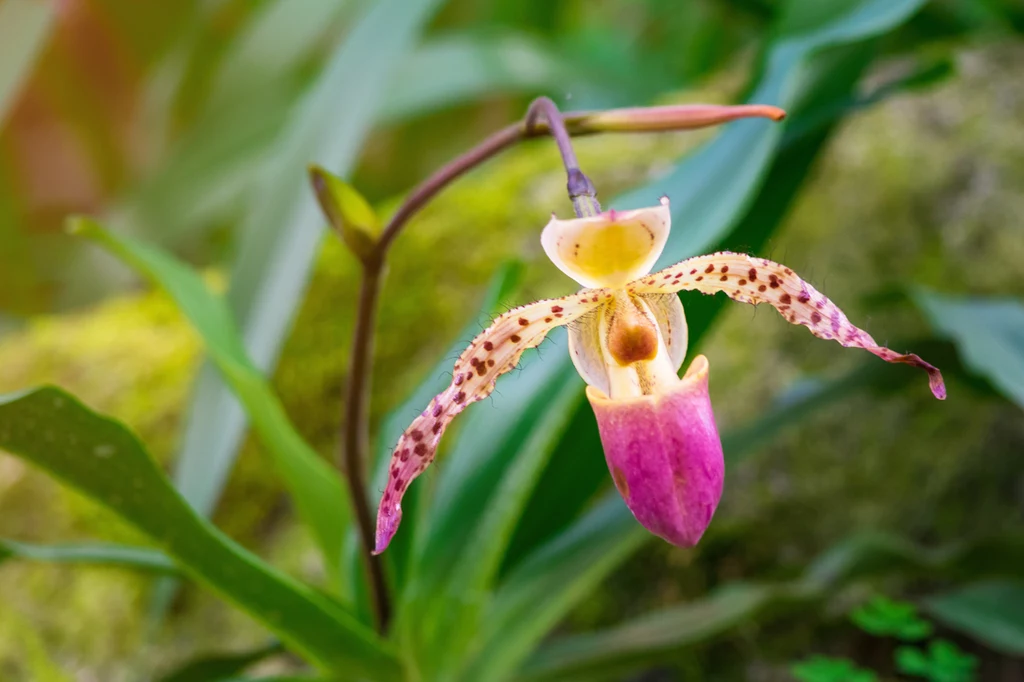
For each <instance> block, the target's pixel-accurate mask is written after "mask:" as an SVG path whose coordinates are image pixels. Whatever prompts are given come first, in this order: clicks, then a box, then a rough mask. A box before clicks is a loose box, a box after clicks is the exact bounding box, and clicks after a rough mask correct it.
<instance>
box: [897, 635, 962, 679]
mask: <svg viewBox="0 0 1024 682" xmlns="http://www.w3.org/2000/svg"><path fill="white" fill-rule="evenodd" d="M977 667H978V659H977V658H975V657H974V656H971V655H970V654H965V653H963V652H962V651H960V649H958V648H957V646H956V645H955V644H953V643H952V642H947V641H945V640H941V639H937V640H933V641H932V642H931V643H930V644H929V645H928V652H927V653H925V652H923V651H921V650H920V649H914V648H913V647H908V646H902V647H900V648H898V649H897V650H896V669H897V670H899V671H900V672H902V673H906V674H907V675H915V676H917V677H924V678H927V679H928V680H930V681H931V682H972V680H974V670H975V668H977Z"/></svg>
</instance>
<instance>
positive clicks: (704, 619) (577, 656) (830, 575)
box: [466, 521, 1024, 682]
mask: <svg viewBox="0 0 1024 682" xmlns="http://www.w3.org/2000/svg"><path fill="white" fill-rule="evenodd" d="M616 522H617V521H616ZM1022 549H1024V537H1021V536H1005V537H994V538H988V539H983V540H977V541H974V542H972V543H969V544H961V545H952V546H949V547H938V548H924V547H919V546H917V545H914V544H913V543H910V542H908V541H906V540H903V539H901V538H896V537H892V536H880V535H877V534H867V535H862V536H854V537H852V538H849V539H848V540H847V541H845V542H843V543H842V544H841V545H839V546H837V547H836V548H833V549H832V550H829V551H828V552H825V553H824V554H823V555H822V556H821V557H819V558H818V559H817V560H816V561H814V562H812V564H811V565H810V566H808V568H807V569H806V570H805V571H804V574H803V575H802V576H801V577H799V578H797V579H795V580H791V581H788V582H780V583H774V584H771V583H764V584H757V583H732V584H730V585H727V586H725V587H723V588H719V589H717V590H715V591H713V592H712V593H710V594H709V595H708V596H706V597H703V598H701V599H697V600H694V601H690V602H687V603H683V604H679V605H676V606H672V607H669V608H666V609H663V610H660V611H657V612H654V613H650V614H646V615H643V616H640V617H638V618H635V619H631V620H628V621H626V622H623V623H620V624H619V625H617V626H615V627H612V628H609V629H607V630H601V631H597V632H590V633H580V634H575V635H570V636H566V637H561V638H557V639H553V640H551V641H550V642H549V643H547V644H544V645H542V646H541V647H540V648H539V649H538V650H537V651H536V652H535V653H534V654H533V655H532V656H531V657H530V658H529V659H528V660H527V661H526V663H525V664H524V665H523V667H522V668H521V669H520V674H519V677H517V679H521V680H523V682H527V681H529V682H541V681H547V680H559V681H560V682H561V681H564V682H571V681H575V680H579V681H581V682H582V681H584V680H595V679H601V678H602V677H612V678H615V679H621V678H622V677H623V676H625V675H627V674H628V673H630V672H632V671H634V670H639V669H643V668H645V667H649V666H651V665H653V664H656V663H658V662H659V661H662V660H665V661H668V660H671V658H672V657H673V656H674V655H677V654H678V652H679V650H680V649H683V648H685V647H687V646H693V645H695V644H700V643H704V642H708V641H711V640H714V639H716V638H719V637H722V636H723V635H727V634H729V633H731V632H734V631H735V630H736V628H737V627H738V626H740V625H742V624H746V623H750V622H756V621H758V620H768V619H770V618H773V617H777V616H779V615H783V614H787V613H791V612H792V611H794V610H796V609H800V608H806V607H809V606H814V605H817V604H819V603H820V602H821V601H822V600H825V599H828V598H829V597H830V596H831V595H833V594H834V593H835V592H836V590H837V589H838V588H839V587H841V586H842V585H846V584H849V583H852V582H854V581H858V580H863V579H866V578H871V577H878V576H885V575H890V574H910V575H918V574H921V575H927V576H936V577H946V578H948V577H956V576H960V575H963V574H965V573H970V572H973V571H975V570H977V569H978V568H979V567H984V568H983V570H985V571H987V572H988V573H989V574H1002V575H1016V574H1017V572H1018V571H1019V566H1020V560H1021V554H1020V552H1021V551H1022ZM825 567H827V569H826V568H825ZM523 570H529V569H528V568H527V566H526V565H525V564H524V566H523ZM532 570H533V571H534V573H539V574H540V575H534V576H531V579H532V580H534V581H537V580H541V579H543V571H544V569H543V567H539V566H533V567H532ZM517 575H520V573H519V570H518V569H517ZM563 577H564V578H565V580H570V578H569V577H566V576H563ZM548 589H552V590H554V589H555V588H554V587H553V586H548ZM531 596H532V598H533V599H534V600H535V601H534V602H533V604H532V606H533V608H539V606H540V605H541V604H542V603H543V602H544V601H545V599H544V598H543V596H542V595H541V594H537V593H535V594H532V595H527V599H526V600H525V601H524V602H522V603H521V606H522V608H523V611H522V612H516V613H512V614H508V615H506V614H496V615H495V619H496V620H501V621H504V622H509V621H510V620H511V617H520V618H521V617H523V615H524V614H525V613H528V612H529V611H528V609H529V608H530V604H529V598H530V597H531ZM502 632H504V633H505V634H506V635H514V634H515V633H516V629H515V628H509V627H508V626H506V627H505V628H504V629H503V630H502ZM488 653H493V652H488ZM466 679H473V678H466Z"/></svg>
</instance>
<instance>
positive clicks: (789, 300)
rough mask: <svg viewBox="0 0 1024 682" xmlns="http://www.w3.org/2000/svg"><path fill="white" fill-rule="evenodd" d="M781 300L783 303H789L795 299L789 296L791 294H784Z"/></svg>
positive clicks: (780, 297)
mask: <svg viewBox="0 0 1024 682" xmlns="http://www.w3.org/2000/svg"><path fill="white" fill-rule="evenodd" d="M779 300H780V301H781V302H783V303H786V304H789V303H790V302H791V301H792V300H793V299H792V298H790V297H789V294H783V295H782V296H779Z"/></svg>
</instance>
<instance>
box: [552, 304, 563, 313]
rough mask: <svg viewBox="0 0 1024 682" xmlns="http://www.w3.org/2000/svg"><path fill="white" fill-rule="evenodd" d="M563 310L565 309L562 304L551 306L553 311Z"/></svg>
mask: <svg viewBox="0 0 1024 682" xmlns="http://www.w3.org/2000/svg"><path fill="white" fill-rule="evenodd" d="M562 310H563V309H562V306H560V305H553V306H551V312H553V313H560V312H562Z"/></svg>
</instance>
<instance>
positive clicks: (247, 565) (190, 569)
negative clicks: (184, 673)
mask: <svg viewBox="0 0 1024 682" xmlns="http://www.w3.org/2000/svg"><path fill="white" fill-rule="evenodd" d="M0 448H2V449H4V450H7V451H8V452H10V453H11V454H14V455H17V456H19V457H22V458H23V459H25V460H26V461H28V462H30V463H32V464H34V465H36V466H38V467H40V468H41V469H44V470H46V471H48V472H49V473H50V474H52V475H53V476H54V477H55V478H57V479H59V480H61V481H63V482H64V483H65V484H67V485H69V486H71V487H72V488H75V489H76V490H78V491H79V492H80V493H82V494H84V495H86V496H87V497H90V498H92V499H93V500H95V501H96V502H98V503H99V504H101V505H103V506H105V507H106V508H107V509H109V510H110V511H112V512H113V513H115V514H117V515H118V516H120V517H121V518H122V519H124V520H125V521H126V522H128V523H129V524H131V525H133V526H134V527H135V528H137V529H138V530H139V531H141V532H142V533H143V534H145V535H146V536H148V537H149V538H150V540H152V541H153V542H154V544H155V545H156V546H158V547H159V548H160V549H162V550H163V551H164V552H166V554H167V555H168V556H170V557H171V558H173V559H174V560H175V562H177V563H178V565H180V566H181V567H182V569H183V570H184V571H185V572H187V573H188V574H190V575H191V576H192V577H193V578H195V579H196V580H198V581H199V582H201V583H203V584H205V585H206V586H207V587H209V588H211V589H212V590H214V591H215V592H217V593H218V594H220V595H221V596H222V597H224V598H225V599H226V600H228V601H230V602H232V603H234V604H235V605H236V606H238V607H240V608H242V609H243V610H245V611H246V612H248V613H249V614H250V615H251V616H252V617H253V618H255V619H256V620H258V621H260V622H261V623H263V625H265V626H266V627H267V628H268V629H269V630H270V631H272V632H274V633H276V634H277V636H278V637H280V638H281V639H282V640H283V641H284V642H285V643H287V644H288V646H289V647H290V648H293V649H294V650H295V651H297V652H298V653H300V654H302V655H303V656H305V657H306V658H307V659H308V660H310V661H311V662H314V663H316V664H318V665H320V666H323V667H324V668H326V669H328V670H331V671H336V672H338V673H342V672H344V673H349V672H354V673H357V674H362V675H363V676H365V677H369V678H372V679H393V678H395V677H396V676H397V674H398V663H397V661H396V660H395V658H394V656H393V655H392V654H391V653H390V652H389V651H388V650H387V649H386V648H385V645H384V644H383V643H382V642H381V640H380V639H379V638H378V637H377V636H376V635H375V634H374V633H373V631H372V630H370V629H369V628H367V627H366V626H365V625H363V624H362V623H360V622H358V621H357V620H356V619H355V617H354V616H352V615H351V614H350V613H348V612H346V611H345V610H343V609H342V608H341V607H339V606H338V605H336V604H335V603H334V602H332V601H330V600H329V599H327V598H325V597H323V596H321V595H319V594H318V593H317V592H315V591H314V590H312V589H311V588H309V587H308V586H306V585H303V584H302V583H300V582H298V581H296V580H294V579H292V578H290V577H288V576H286V575H284V574H282V573H280V572H279V571H276V570H275V569H273V568H271V567H270V566H267V565H266V564H264V563H263V562H262V561H260V560H259V559H258V558H257V557H255V556H253V555H252V554H250V553H249V552H247V551H246V550H244V549H242V548H241V547H239V546H238V545H237V544H235V543H234V542H233V541H231V540H230V539H229V538H228V537H226V536H225V535H224V534H223V533H221V532H220V531H218V530H217V529H216V528H215V527H213V526H212V525H211V524H210V523H209V522H208V521H206V520H205V519H203V518H202V517H201V516H199V515H198V514H197V513H196V512H195V511H194V510H193V509H192V508H191V507H189V506H188V504H187V503H186V502H185V500H184V499H183V498H182V497H181V496H180V495H179V494H178V493H177V491H175V490H174V488H173V487H172V486H171V483H170V481H169V480H168V479H167V477H166V476H164V474H163V472H162V471H160V469H159V468H158V467H157V465H156V464H155V463H154V461H153V460H152V459H151V458H150V456H149V455H148V453H146V451H145V450H144V449H143V447H142V445H141V444H140V443H139V441H138V440H137V439H136V438H135V436H134V435H133V434H132V433H131V432H130V431H128V429H126V428H125V427H124V426H123V425H122V424H120V423H119V422H116V421H113V420H111V419H108V418H105V417H102V416H100V415H98V414H96V413H94V412H92V411H90V410H89V409H88V408H86V407H85V406H84V405H82V404H81V403H79V402H78V401H77V400H76V399H75V398H74V397H72V396H71V395H69V394H67V393H65V392H63V391H61V390H60V389H57V388H40V389H37V390H33V391H30V392H27V393H21V394H17V395H13V396H6V397H3V398H0Z"/></svg>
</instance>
